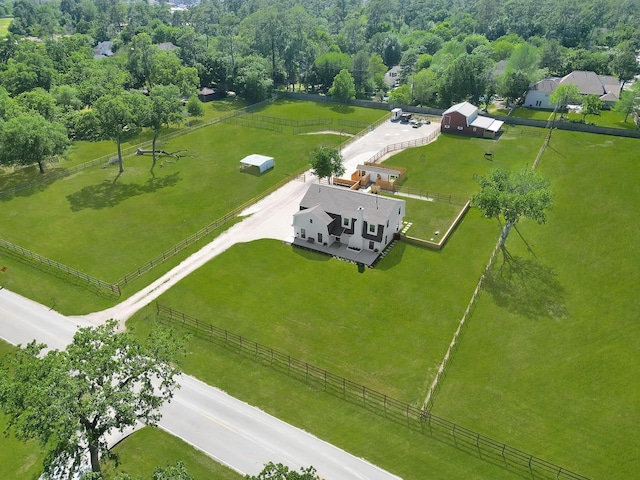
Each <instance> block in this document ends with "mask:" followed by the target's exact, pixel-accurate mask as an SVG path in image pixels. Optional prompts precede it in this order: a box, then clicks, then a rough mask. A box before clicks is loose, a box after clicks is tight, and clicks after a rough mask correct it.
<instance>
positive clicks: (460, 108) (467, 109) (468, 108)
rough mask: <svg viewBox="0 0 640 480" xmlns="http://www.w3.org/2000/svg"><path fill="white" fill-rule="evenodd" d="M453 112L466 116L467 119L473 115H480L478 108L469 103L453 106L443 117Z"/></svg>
mask: <svg viewBox="0 0 640 480" xmlns="http://www.w3.org/2000/svg"><path fill="white" fill-rule="evenodd" d="M453 112H458V113H460V114H462V115H464V116H465V117H467V118H469V117H472V116H473V115H477V114H478V107H476V106H475V105H472V104H470V103H469V102H462V103H456V104H455V105H452V106H451V107H449V108H448V109H447V110H445V111H444V113H443V115H446V114H447V113H453Z"/></svg>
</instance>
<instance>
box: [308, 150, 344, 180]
mask: <svg viewBox="0 0 640 480" xmlns="http://www.w3.org/2000/svg"><path fill="white" fill-rule="evenodd" d="M342 162H343V158H342V155H341V154H340V152H339V151H338V150H336V149H335V148H328V147H319V148H316V149H315V150H314V151H313V152H311V155H310V157H309V163H310V164H311V167H312V168H313V172H312V173H313V174H314V175H317V177H318V180H319V179H321V178H331V177H332V176H340V175H342V174H343V173H344V172H345V168H344V165H343V164H342Z"/></svg>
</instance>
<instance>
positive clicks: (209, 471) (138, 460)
mask: <svg viewBox="0 0 640 480" xmlns="http://www.w3.org/2000/svg"><path fill="white" fill-rule="evenodd" d="M111 453H112V454H113V455H114V458H113V459H111V460H105V461H103V462H102V469H103V476H104V479H105V480H110V479H111V478H113V477H114V476H116V475H118V474H120V473H128V474H129V475H131V477H132V478H134V479H137V478H143V479H146V478H152V476H153V472H154V470H155V469H156V468H157V467H168V466H171V465H175V464H176V463H177V462H182V463H184V465H185V467H186V470H187V471H188V472H189V475H191V477H192V478H193V479H194V480H209V479H212V478H215V479H216V480H241V479H243V478H244V476H243V475H240V474H239V473H238V472H236V471H234V470H231V469H230V468H227V467H225V466H224V465H222V464H220V463H218V462H216V461H215V460H214V459H213V458H211V457H209V456H207V455H205V454H204V453H202V452H201V451H200V450H197V449H195V448H194V447H192V446H191V445H189V444H187V443H185V442H183V441H182V440H180V439H179V438H177V437H174V436H173V435H171V434H169V433H167V432H165V431H164V430H161V429H159V428H154V427H144V428H142V429H141V430H138V431H137V432H134V433H133V434H131V435H129V436H128V437H127V438H125V439H124V440H123V441H122V442H120V443H119V444H118V445H116V446H115V447H114V448H112V449H111Z"/></svg>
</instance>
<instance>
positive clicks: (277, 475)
mask: <svg viewBox="0 0 640 480" xmlns="http://www.w3.org/2000/svg"><path fill="white" fill-rule="evenodd" d="M245 479H246V480H321V479H320V477H319V476H318V475H316V469H315V468H313V467H307V468H304V467H301V468H300V472H296V471H295V470H289V467H287V466H286V465H283V464H281V463H278V464H277V465H276V464H274V463H273V462H269V463H267V464H266V465H265V466H264V468H263V469H262V471H261V472H260V473H259V474H258V475H247V476H246V477H245Z"/></svg>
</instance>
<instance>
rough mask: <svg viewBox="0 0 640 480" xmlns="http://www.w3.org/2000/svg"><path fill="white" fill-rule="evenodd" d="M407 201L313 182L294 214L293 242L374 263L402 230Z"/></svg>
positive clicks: (365, 262)
mask: <svg viewBox="0 0 640 480" xmlns="http://www.w3.org/2000/svg"><path fill="white" fill-rule="evenodd" d="M404 214H405V201H404V200H397V199H395V198H390V197H383V196H379V195H374V194H370V193H364V192H358V191H354V190H349V189H346V188H343V187H336V186H334V185H320V184H316V185H311V186H310V187H309V189H308V190H307V193H306V194H305V195H304V197H303V198H302V201H301V202H300V210H299V211H298V212H296V213H294V214H293V230H294V238H293V244H294V245H298V246H302V247H306V248H310V249H312V250H317V251H319V252H323V253H327V254H330V255H334V256H337V257H340V258H345V259H347V260H351V261H355V262H359V263H363V264H366V265H372V264H373V263H374V262H375V261H376V259H377V258H378V256H379V255H380V254H381V253H382V251H383V250H384V249H385V248H386V247H387V246H388V245H389V244H390V243H391V242H392V241H393V240H394V236H395V234H396V233H399V232H400V230H401V229H402V219H403V218H404Z"/></svg>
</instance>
